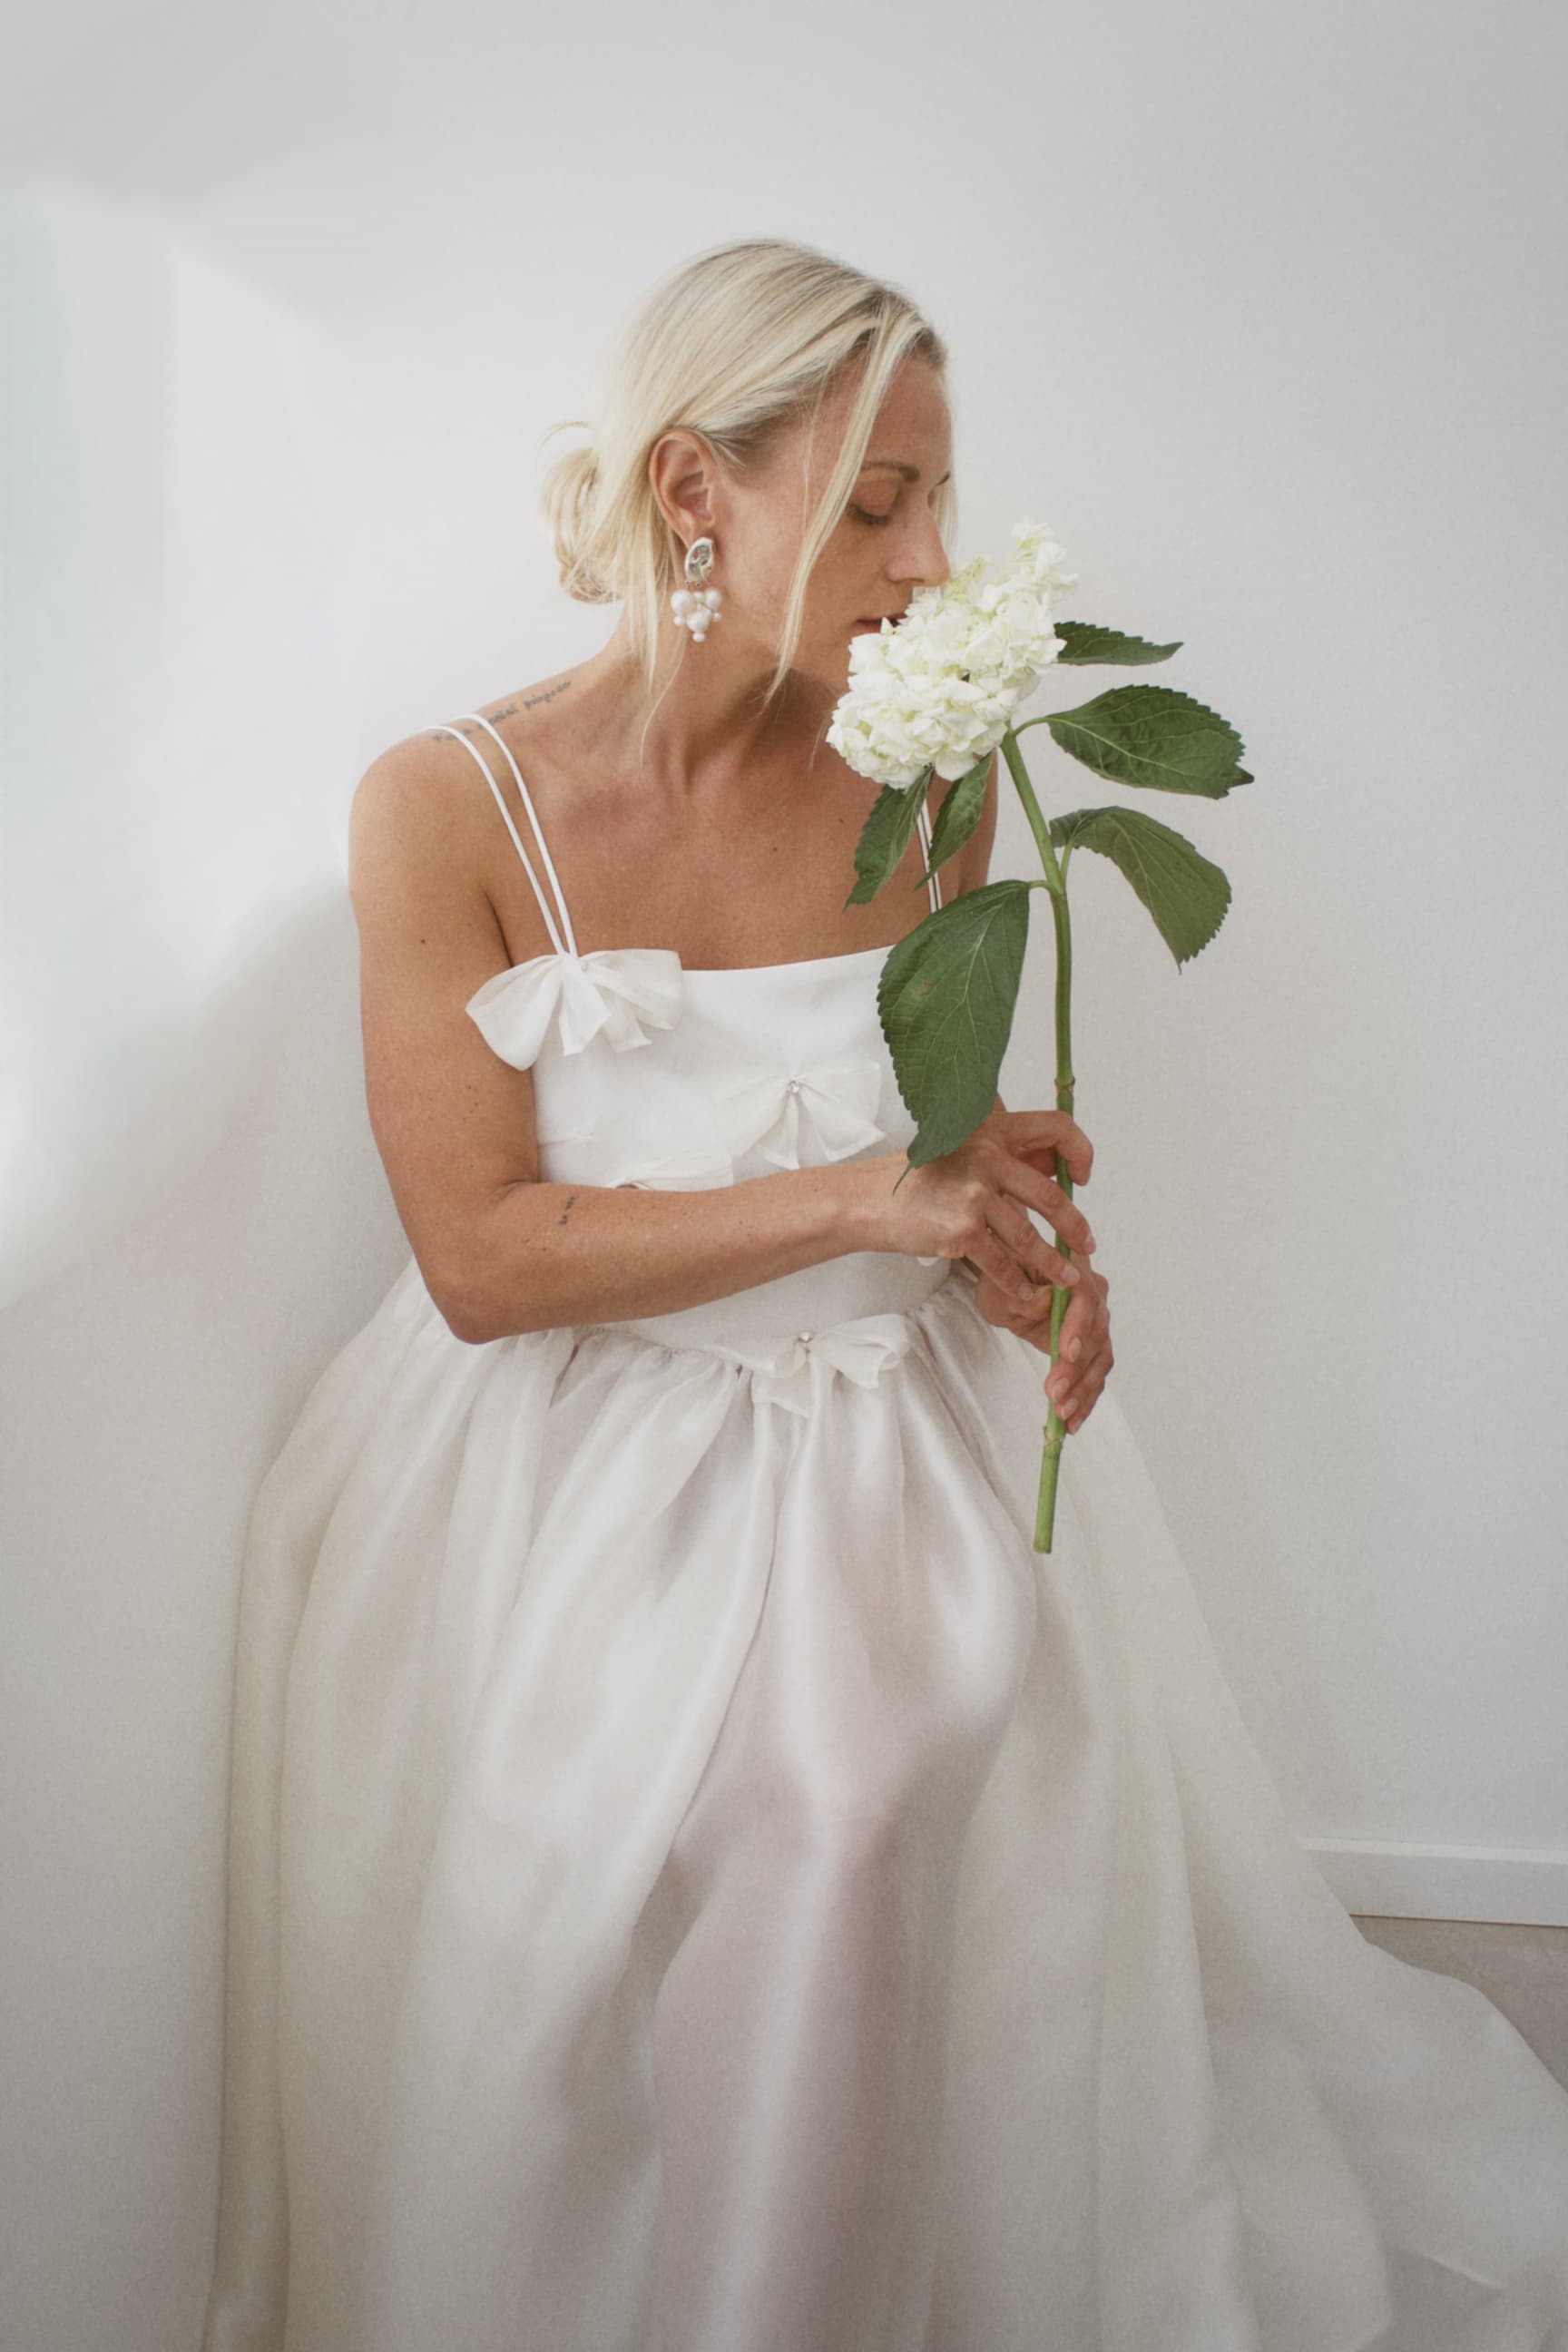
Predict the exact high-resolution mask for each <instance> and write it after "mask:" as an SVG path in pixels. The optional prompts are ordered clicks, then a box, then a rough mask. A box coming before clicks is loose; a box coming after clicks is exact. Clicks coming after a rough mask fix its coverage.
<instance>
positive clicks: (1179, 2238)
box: [203, 795, 1568, 2352]
mask: <svg viewBox="0 0 1568 2352" xmlns="http://www.w3.org/2000/svg"><path fill="white" fill-rule="evenodd" d="M498 797H499V795H498ZM503 808H504V804H503ZM525 862H526V861H525ZM565 936H566V935H564V934H563V938H564V937H565ZM884 955H885V950H881V949H878V950H869V951H868V952H866V953H864V954H851V955H847V956H837V957H830V958H824V959H816V960H814V961H810V962H802V963H794V964H787V965H782V966H779V965H774V966H768V967H759V968H751V969H747V970H741V971H700V970H695V969H689V968H683V967H682V966H681V963H680V961H679V958H678V957H676V956H675V955H673V954H672V953H670V952H668V951H667V950H619V951H615V950H606V951H602V952H599V953H597V954H590V955H585V956H584V955H580V954H578V953H577V951H576V949H575V945H574V943H573V944H570V945H565V944H563V946H562V947H560V948H559V949H557V950H555V951H554V952H552V954H550V955H548V956H543V957H540V958H537V959H534V960H533V961H530V962H528V963H525V964H522V965H520V966H517V967H514V968H513V969H511V970H510V971H505V972H501V973H499V974H497V975H496V977H495V979H494V980H493V981H491V982H487V983H486V986H485V987H484V988H482V989H481V990H480V991H479V992H478V994H477V995H476V997H475V998H474V999H473V1000H472V1002H471V1003H470V1005H469V1008H468V1009H469V1012H470V1013H471V1014H472V1016H473V1018H474V1019H475V1021H476V1022H477V1023H478V1024H479V1027H480V1028H481V1030H482V1031H483V1034H485V1036H486V1037H487V1039H488V1040H489V1043H490V1045H492V1047H493V1048H494V1049H495V1050H496V1051H497V1052H498V1053H500V1054H501V1055H503V1056H504V1057H505V1058H507V1059H508V1060H510V1061H511V1062H513V1063H514V1064H516V1065H517V1066H526V1067H529V1068H531V1070H532V1073H533V1082H534V1088H535V1101H536V1108H537V1118H538V1129H539V1134H540V1139H541V1173H542V1176H543V1177H545V1178H546V1179H547V1180H549V1181H572V1182H578V1183H584V1184H594V1185H607V1184H623V1183H637V1184H651V1185H668V1186H684V1187H689V1188H700V1187H702V1186H705V1185H710V1184H721V1183H730V1182H742V1181H747V1180H748V1179H749V1178H751V1177H753V1176H757V1175H761V1174H765V1173H767V1172H769V1171H771V1170H773V1169H774V1168H777V1167H793V1166H798V1165H813V1164H822V1163H823V1162H825V1161H826V1160H832V1159H846V1160H848V1159H854V1158H856V1157H858V1156H860V1155H862V1154H869V1153H872V1152H878V1151H888V1150H895V1149H899V1148H901V1147H902V1146H903V1145H905V1144H906V1143H907V1142H908V1141H909V1140H910V1137H911V1135H912V1132H913V1129H912V1122H911V1121H910V1118H909V1116H908V1114H907V1112H906V1111H905V1109H904V1108H903V1105H902V1103H901V1100H900V1097H899V1093H898V1089H897V1086H896V1083H895V1080H894V1077H893V1072H892V1067H891V1064H890V1061H889V1055H888V1052H887V1048H886V1045H885V1042H884V1040H883V1038H882V1034H881V1031H880V1027H879V1021H878V1017H877V1009H876V982H877V977H878V973H879V968H880V964H881V961H882V960H883V957H884ZM1044 1369H1045V1366H1044V1360H1043V1358H1041V1357H1039V1356H1038V1355H1037V1353H1036V1352H1035V1351H1033V1350H1031V1349H1027V1348H1026V1346H1025V1345H1024V1344H1023V1343H1022V1342H1021V1341H1019V1340H1017V1339H1014V1338H1013V1337H1012V1336H1010V1335H1009V1334H1007V1333H1005V1332H1002V1331H999V1330H997V1329H995V1328H994V1327H993V1326H991V1325H990V1324H988V1323H987V1322H986V1321H985V1320H984V1318H983V1317H982V1316H981V1315H980V1313H979V1311H978V1308H977V1307H976V1305H975V1302H974V1277H973V1274H972V1273H971V1272H970V1270H969V1269H968V1267H967V1266H965V1265H963V1264H956V1265H950V1264H949V1263H948V1262H947V1261H945V1260H941V1261H930V1262H923V1263H922V1262H917V1261H915V1260H912V1259H910V1258H907V1257H901V1256H897V1255H885V1254H879V1253H856V1254H853V1255H847V1256H844V1257H839V1258H837V1259H833V1260H830V1261H828V1262H826V1263H825V1264H823V1265H816V1266H813V1267H810V1268H808V1269H806V1270H805V1271H804V1272H802V1273H799V1274H795V1275H791V1276H786V1277H784V1279H782V1280H779V1281H773V1282H768V1283H763V1284H761V1285H758V1286H755V1287H753V1288H751V1289H748V1290H745V1291H742V1292H740V1293H737V1294H735V1295H733V1296H731V1297H725V1298H721V1299H717V1300H714V1301H712V1302H711V1303H710V1304H706V1305H702V1306H699V1307H690V1308H688V1309H684V1310H682V1311H680V1312H679V1313H676V1314H669V1315H664V1316H658V1317H654V1318H637V1319H632V1320H627V1321H621V1322H616V1323H606V1324H596V1325H589V1326H584V1327H580V1328H570V1329H558V1330H551V1331H539V1332H531V1333H524V1334H520V1335H517V1336H513V1337H510V1338H506V1339H499V1340H495V1341H493V1342H490V1343H489V1344H487V1345H483V1346H474V1345H470V1344H468V1343H466V1342H463V1341H461V1340H458V1339H456V1338H455V1337H454V1336H453V1334H452V1333H451V1331H450V1330H449V1329H448V1328H447V1325H446V1323H445V1322H444V1321H443V1319H442V1318H441V1316H440V1315H439V1313H438V1312H437V1309H436V1307H435V1306H434V1305H433V1303H432V1301H431V1299H430V1297H429V1295H428V1293H427V1291H426V1287H425V1286H424V1284H423V1282H422V1280H421V1278H420V1276H419V1273H418V1269H417V1266H416V1264H415V1263H414V1261H413V1260H410V1261H409V1263H408V1265H406V1267H405V1270H404V1271H403V1273H402V1274H401V1275H400V1276H399V1277H398V1278H397V1280H396V1281H395V1284H394V1285H393V1286H392V1288H391V1291H390V1292H389V1294H388V1295H387V1297H385V1299H384V1302H383V1304H382V1305H381V1307H380V1308H379V1309H378V1311H377V1312H376V1314H375V1315H374V1317H373V1318H372V1319H371V1321H370V1322H369V1324H368V1325H367V1326H366V1327H365V1328H363V1330H362V1331H360V1332H359V1333H358V1334H357V1336H356V1337H355V1338H354V1339H353V1340H352V1341H351V1342H350V1344H349V1346H348V1347H347V1348H346V1349H344V1350H343V1351H342V1354H341V1355H340V1356H339V1357H338V1358H337V1359H336V1360H335V1361H334V1362H332V1363H331V1365H330V1366H329V1367H328V1368H327V1370H325V1372H324V1373H323V1374H322V1376H321V1380H320V1381H319V1383H318V1385H317V1386H316V1388H315V1390H314V1391H313V1392H312V1393H311V1395H310V1399H309V1401H308V1402H307V1404H306V1406H305V1409H304V1411H303V1413H302V1414H301V1416H300V1420H299V1422H298V1423H297V1425H296V1426H295V1428H294V1430H293V1432H292V1433H291V1435H290V1436H289V1440H288V1442H287V1444H285V1446H284V1448H283V1450H282V1452H281V1454H279V1457H278V1458H277V1460H276V1462H275V1463H274V1465H273V1466H272V1468H271V1469H270V1471H269V1473H268V1475H267V1477H266V1479H265V1481H264V1483H263V1485H262V1486H261V1488H260V1491H259V1493H258V1496H257V1499H256V1503H255V1507H254V1510H253V1514H252V1519H251V1527H250V1534H249V1541H248V1546H247V1558H246V1569H245V1582H244V1587H243V1592H242V1604H241V1618H240V1634H239V1651H238V1656H237V1681H236V1715H235V1727H234V1757H233V1782H232V1794H231V1843H230V1888H229V1903H230V1907H229V1943H228V2006H227V2022H226V2089H225V2116H224V2136H223V2167H224V2168H223V2182H222V2198H221V2205H220V2214H219V2238H218V2247H217V2259H216V2270H215V2276H214V2282H213V2286H212V2293H211V2297H210V2301H209V2305H208V2311H207V2316H206V2324H205V2334H204V2337H203V2352H1362V2347H1373V2346H1375V2347H1380V2352H1568V2092H1564V2091H1563V2089H1562V2088H1561V2087H1560V2086H1559V2085H1558V2084H1556V2083H1555V2082H1554V2081H1553V2079H1552V2076H1551V2075H1550V2074H1549V2073H1548V2072H1547V2070H1546V2068H1545V2067H1544V2066H1543V2065H1542V2063H1540V2061H1539V2060H1538V2059H1537V2058H1536V2057H1535V2056H1534V2054H1533V2053H1531V2050H1530V2048H1529V2047H1528V2045H1527V2044H1526V2043H1525V2042H1524V2041H1523V2040H1522V2039H1521V2036H1520V2035H1519V2034H1518V2033H1517V2032H1516V2031H1515V2030H1514V2028H1513V2027H1512V2026H1511V2025H1510V2023H1509V2022H1508V2021H1506V2020H1505V2019H1504V2017H1503V2016H1502V2015H1501V2013H1500V2011H1498V2010H1497V2009H1496V2008H1494V2007H1493V2006H1492V2005H1491V2004H1490V2003H1489V2001H1488V2000H1486V1999H1484V1998H1483V1996H1482V1995H1481V1994H1480V1993H1479V1991H1477V1990H1475V1989H1473V1988H1472V1987H1470V1986H1469V1985H1468V1984H1465V1983H1463V1982H1460V1981H1458V1979H1451V1978H1447V1977H1444V1976H1440V1975H1437V1974H1435V1973H1432V1972H1430V1971H1426V1970H1423V1969H1415V1968H1412V1967H1410V1966H1408V1965H1407V1964H1405V1963H1404V1962H1402V1961H1400V1960H1397V1959H1395V1958H1393V1957H1392V1956H1390V1955H1388V1954H1386V1953H1384V1952H1382V1951H1380V1950H1379V1949H1377V1948H1375V1947H1374V1946H1373V1945H1371V1944H1369V1943H1367V1942H1366V1941H1365V1940H1364V1939H1363V1937H1362V1935H1361V1934H1360V1932H1359V1930H1358V1928H1357V1927H1356V1926H1355V1924H1354V1923H1353V1921H1352V1919H1351V1918H1350V1916H1348V1915H1347V1913H1346V1912H1345V1910H1344V1909H1343V1907H1342V1905H1341V1903H1340V1902H1339V1900H1338V1899H1337V1897H1336V1896H1335V1895H1333V1894H1332V1892H1331V1889H1330V1887H1329V1885H1328V1884H1327V1882H1326V1881H1325V1880H1324V1878H1323V1877H1322V1875H1321V1873H1320V1871H1319V1870H1318V1868H1317V1865H1316V1864H1315V1863H1314V1862H1313V1861H1312V1859H1311V1858H1310V1855H1309V1853H1307V1852H1306V1850H1305V1849H1304V1848H1303V1847H1302V1846H1301V1845H1300V1843H1299V1841H1298V1840H1297V1839H1296V1837H1295V1836H1294V1834H1293V1832H1291V1829H1290V1827H1289V1822H1288V1821H1287V1819H1286V1817H1285V1815H1284V1812H1283V1811H1282V1807H1281V1804H1280V1802H1279V1798H1278V1796H1277V1794H1276V1791H1275V1790H1274V1787H1273V1785H1272V1783H1271V1781H1270V1779H1269V1776H1268V1771H1267V1769H1265V1767H1264V1764H1263V1762H1262V1759H1261V1758H1260V1756H1259V1753H1258V1749H1257V1748H1256V1746H1255V1744H1254V1742H1253V1740H1252V1739H1251V1738H1250V1737H1249V1735H1248V1732H1247V1727H1246V1726H1245V1724H1244V1722H1243V1720H1242V1717H1241V1716H1240V1714H1239V1712H1238V1710H1237V1706H1236V1703H1235V1701H1234V1699H1233V1697H1232V1696H1231V1693H1230V1691H1229V1689H1228V1687H1227V1685H1226V1679H1225V1676H1224V1674H1223V1672H1222V1670H1221V1668H1220V1665H1219V1663H1218V1660H1217V1658H1216V1655H1215V1650H1214V1647H1213V1644H1212V1642H1211V1640H1210V1637H1209V1634H1208V1632H1207V1629H1206V1626H1205V1621H1204V1618H1203V1614H1202V1612H1201V1609H1200V1607H1199V1605H1198V1602H1197V1600H1196V1597H1195V1595H1194V1591H1193V1588H1192V1585H1191V1582H1190V1580H1189V1578H1188V1576H1187V1574H1186V1572H1185V1570H1184V1567H1183V1564H1182V1562H1181V1560H1180V1559H1179V1557H1178V1555H1177V1553H1176V1551H1175V1549H1174V1548H1173V1544H1172V1541H1171V1538H1170V1534H1169V1531H1168V1528H1167V1527H1166V1524H1165V1521H1164V1518H1163V1514H1162V1511H1161V1508H1160V1506H1159V1502H1158V1499H1157V1497H1156V1496H1155V1494H1154V1493H1153V1491H1152V1487H1151V1485H1150V1482H1149V1478H1148V1475H1147V1474H1146V1471H1145V1469H1144V1466H1143V1464H1142V1459H1141V1456H1140V1454H1139V1452H1138V1449H1137V1446H1136V1444H1134V1442H1133V1439H1132V1437H1131V1433H1130V1432H1129V1429H1128V1427H1127V1424H1126V1421H1125V1417H1124V1415H1123V1413H1122V1412H1121V1408H1120V1406H1119V1404H1118V1402H1117V1399H1116V1396H1115V1393H1114V1391H1107V1392H1106V1393H1104V1394H1103V1395H1102V1396H1101V1398H1100V1402H1098V1404H1097V1406H1096V1408H1095V1411H1094V1412H1093V1413H1092V1414H1091V1415H1090V1416H1089V1420H1088V1421H1087V1422H1086V1423H1085V1424H1084V1426H1083V1428H1082V1429H1081V1430H1080V1431H1079V1433H1078V1434H1076V1435H1075V1436H1073V1437H1072V1438H1070V1439H1069V1441H1068V1444H1067V1447H1066V1449H1065V1453H1064V1457H1063V1470H1062V1484H1061V1488H1060V1492H1059V1495H1058V1510H1057V1520H1056V1529H1055V1539H1054V1549H1053V1550H1052V1551H1051V1552H1050V1553H1049V1554H1047V1555H1039V1554H1037V1553H1036V1552H1035V1551H1034V1550H1033V1548H1032V1540H1031V1538H1032V1529H1033V1515H1034V1499H1035V1481H1036V1476H1037V1465H1038V1458H1039V1443H1040V1428H1041V1420H1042V1413H1043V1404H1042V1397H1041V1376H1042V1374H1043V1371H1044Z"/></svg>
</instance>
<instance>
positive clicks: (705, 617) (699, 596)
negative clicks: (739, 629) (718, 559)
mask: <svg viewBox="0 0 1568 2352" xmlns="http://www.w3.org/2000/svg"><path fill="white" fill-rule="evenodd" d="M712 577H713V542H712V541H711V540H710V539H694V540H693V541H692V542H691V544H690V546H689V548H688V549H687V551H686V585H685V587H684V588H677V589H676V590H675V591H674V592H673V593H672V594H671V596H670V600H669V609H670V611H671V612H672V613H673V614H674V615H675V618H676V622H677V625H679V627H681V628H683V629H689V630H690V632H691V635H692V636H693V637H694V638H695V639H696V641H697V643H698V644H699V645H700V644H701V643H702V640H703V638H704V637H705V636H706V635H708V625H709V623H710V621H720V620H722V619H723V617H724V616H723V614H722V613H721V610H720V606H721V602H722V591H721V590H720V589H718V588H710V587H709V585H708V583H709V581H710V580H711V579H712Z"/></svg>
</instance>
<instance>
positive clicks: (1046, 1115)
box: [1001, 1110, 1094, 1184]
mask: <svg viewBox="0 0 1568 2352" xmlns="http://www.w3.org/2000/svg"><path fill="white" fill-rule="evenodd" d="M1001 1140H1002V1141H1003V1142H1004V1143H1005V1146H1006V1149H1007V1150H1009V1151H1015V1152H1017V1153H1018V1154H1020V1156H1022V1155H1023V1154H1026V1153H1027V1154H1029V1155H1031V1156H1033V1157H1036V1158H1038V1157H1041V1156H1043V1155H1045V1154H1047V1153H1050V1152H1055V1151H1059V1152H1060V1154H1061V1156H1062V1159H1063V1160H1064V1161H1065V1162H1066V1164H1067V1169H1068V1174H1069V1175H1070V1176H1071V1178H1072V1181H1073V1182H1074V1183H1075V1184H1087V1183H1088V1181H1089V1175H1090V1172H1091V1171H1092V1170H1093V1167H1094V1146H1093V1144H1092V1143H1091V1142H1090V1141H1089V1138H1088V1136H1087V1135H1086V1134H1085V1133H1084V1131H1083V1129H1082V1128H1081V1127H1079V1123H1078V1121H1077V1119H1076V1118H1073V1117H1072V1116H1071V1115H1070V1113H1068V1112H1067V1111H1065V1110H1014V1111H1009V1112H1008V1113H1007V1115H1006V1119H1005V1124H1004V1125H1003V1129H1002V1136H1001Z"/></svg>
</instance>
